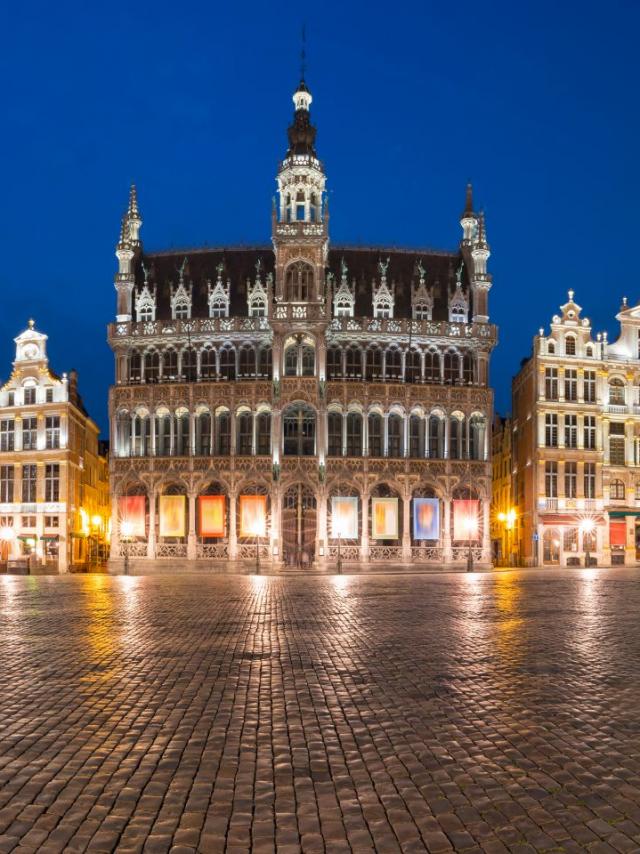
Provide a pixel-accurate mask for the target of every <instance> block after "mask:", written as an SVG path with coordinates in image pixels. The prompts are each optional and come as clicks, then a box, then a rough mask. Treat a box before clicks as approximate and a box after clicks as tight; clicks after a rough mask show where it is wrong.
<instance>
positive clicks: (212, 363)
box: [200, 347, 217, 380]
mask: <svg viewBox="0 0 640 854" xmlns="http://www.w3.org/2000/svg"><path fill="white" fill-rule="evenodd" d="M216 373H217V369H216V352H215V350H213V349H212V348H211V347H205V348H204V349H203V350H202V351H201V352H200V376H201V377H202V379H203V380H212V379H214V377H215V375H216Z"/></svg>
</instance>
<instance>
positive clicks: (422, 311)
mask: <svg viewBox="0 0 640 854" xmlns="http://www.w3.org/2000/svg"><path fill="white" fill-rule="evenodd" d="M413 316H414V319H415V320H431V306H428V305H427V304H426V303H418V304H417V305H414V307H413Z"/></svg>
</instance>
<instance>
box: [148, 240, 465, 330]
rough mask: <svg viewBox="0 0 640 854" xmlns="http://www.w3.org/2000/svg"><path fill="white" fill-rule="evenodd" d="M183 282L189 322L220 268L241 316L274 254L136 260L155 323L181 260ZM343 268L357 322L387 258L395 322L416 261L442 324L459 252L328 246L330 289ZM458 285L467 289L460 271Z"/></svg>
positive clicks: (196, 253)
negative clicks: (153, 297)
mask: <svg viewBox="0 0 640 854" xmlns="http://www.w3.org/2000/svg"><path fill="white" fill-rule="evenodd" d="M185 258H186V259H187V264H186V266H185V271H184V280H185V283H186V284H187V286H188V285H189V284H192V285H193V291H192V295H193V307H192V316H193V317H207V316H208V314H209V309H208V302H207V296H208V289H207V281H208V280H210V281H211V282H212V283H215V281H216V279H217V275H218V274H217V267H218V265H219V264H221V263H222V264H223V265H224V273H223V280H224V281H225V282H226V281H227V279H230V281H231V291H230V295H231V305H230V312H229V313H230V314H231V315H235V316H243V315H245V316H246V314H247V279H251V281H252V282H253V281H254V280H255V276H256V264H257V262H258V260H259V259H260V260H261V262H262V278H263V281H265V278H266V276H267V274H268V273H273V272H274V254H273V248H272V247H271V246H270V245H264V246H247V247H231V248H215V249H208V248H207V249H186V250H171V251H170V252H149V253H145V254H144V255H143V256H141V257H140V258H139V259H138V262H137V269H136V283H137V287H138V288H140V287H141V286H142V283H143V280H144V277H143V271H142V264H143V263H144V266H145V268H146V270H147V272H148V276H149V284H150V285H154V284H155V285H156V287H157V317H158V319H160V320H163V319H169V318H170V317H171V301H170V300H171V285H172V284H173V287H174V289H175V288H176V287H177V285H178V280H179V271H180V268H181V266H182V264H183V262H184V260H185ZM343 258H344V261H345V263H346V265H347V268H348V274H347V275H348V280H349V283H350V284H351V283H352V281H353V280H354V279H355V282H356V308H355V314H356V316H357V317H371V316H372V314H373V308H372V282H373V280H374V279H375V280H376V281H377V282H379V280H380V271H379V269H378V264H379V262H380V261H384V262H386V260H387V258H388V259H389V267H388V271H387V280H388V282H389V283H390V284H391V283H394V295H395V311H394V316H395V317H410V316H411V285H412V283H413V284H414V285H416V284H417V281H418V277H417V272H416V268H417V264H418V262H421V263H422V265H423V267H424V268H425V270H426V282H427V286H428V287H432V288H433V290H434V310H433V319H434V320H446V319H448V316H449V315H448V295H447V291H448V290H449V291H452V290H453V289H454V287H455V271H456V269H457V267H458V266H459V264H460V259H461V256H460V253H459V252H457V251H456V252H445V251H442V252H440V251H436V250H433V249H424V250H420V249H398V248H387V247H382V246H380V247H354V246H333V247H332V248H331V249H330V250H329V261H328V269H329V270H330V271H331V272H332V273H333V275H334V277H335V278H334V281H335V283H336V286H337V285H338V283H339V282H340V277H341V262H342V259H343ZM463 285H464V288H465V291H466V289H467V278H466V270H465V274H464V275H463Z"/></svg>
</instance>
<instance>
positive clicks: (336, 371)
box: [327, 347, 342, 380]
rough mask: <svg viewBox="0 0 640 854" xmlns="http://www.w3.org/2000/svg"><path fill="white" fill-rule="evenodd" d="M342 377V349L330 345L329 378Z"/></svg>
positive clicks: (328, 356)
mask: <svg viewBox="0 0 640 854" xmlns="http://www.w3.org/2000/svg"><path fill="white" fill-rule="evenodd" d="M341 377H342V350H341V349H340V348H339V347H329V349H328V350H327V379H329V380H337V379H340V378H341Z"/></svg>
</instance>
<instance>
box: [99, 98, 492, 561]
mask: <svg viewBox="0 0 640 854" xmlns="http://www.w3.org/2000/svg"><path fill="white" fill-rule="evenodd" d="M293 101H294V106H295V113H294V119H293V123H292V124H291V126H290V127H289V130H288V139H289V145H288V150H287V152H286V154H285V157H284V159H283V160H282V161H281V162H280V164H279V167H278V171H277V176H276V181H277V199H276V200H275V201H274V206H273V210H272V215H271V223H272V225H271V238H272V242H271V245H264V246H256V247H253V248H246V247H242V248H237V247H230V248H220V249H210V248H207V249H190V250H186V251H181V252H175V251H171V252H146V251H145V250H144V249H143V246H142V242H141V239H140V229H141V225H142V217H141V213H140V210H139V207H138V200H137V195H136V190H135V187H132V189H131V193H130V197H129V205H128V209H127V212H126V214H125V216H124V218H123V220H122V228H121V232H120V239H119V241H118V245H117V249H116V255H117V258H118V264H119V267H118V273H117V275H116V279H115V288H116V292H117V309H116V318H115V322H114V323H112V324H110V326H109V342H110V345H111V347H112V349H113V352H114V355H115V384H114V386H113V387H112V389H111V392H110V418H111V436H112V447H113V453H112V456H111V462H110V465H111V489H112V502H113V504H112V511H113V518H114V526H113V538H112V552H111V553H112V565H113V568H114V570H115V571H117V569H118V568H119V567H120V566H121V565H122V564H121V558H122V556H123V554H124V553H125V551H126V553H127V557H128V558H129V559H130V560H131V561H132V562H133V565H134V567H135V565H136V563H139V564H140V565H141V566H142V564H143V562H144V567H145V569H150V568H152V567H153V566H154V565H156V566H157V565H161V564H162V563H163V562H164V563H165V564H170V565H171V566H175V567H180V566H181V565H183V562H184V565H186V561H189V565H190V566H194V562H197V563H198V564H199V565H201V566H202V567H206V568H215V567H219V568H223V567H226V566H229V565H231V566H238V567H240V566H242V564H243V563H244V564H246V565H247V566H248V565H250V563H253V561H254V560H255V559H256V556H258V557H259V559H260V560H261V561H262V562H264V563H267V564H268V565H269V566H270V567H272V568H274V569H277V568H282V569H284V568H287V567H291V566H296V567H299V566H311V565H313V566H315V567H317V568H322V567H329V566H335V562H336V559H337V558H338V556H339V557H340V560H341V561H343V562H344V563H345V564H348V565H349V567H352V568H356V567H365V566H367V565H372V564H381V563H385V564H387V565H389V564H393V565H397V566H407V565H414V566H415V565H442V564H454V563H460V564H461V563H463V562H465V561H466V559H467V556H468V553H469V551H470V550H471V551H472V553H473V555H474V556H475V560H477V561H478V562H480V563H484V564H489V563H490V534H489V506H490V481H491V468H490V462H489V457H490V438H489V430H488V426H489V425H490V423H491V417H492V392H491V390H490V388H489V386H488V378H489V359H490V355H491V351H492V349H493V347H494V346H495V343H496V327H495V326H493V325H492V324H491V323H490V322H489V308H488V294H489V290H490V288H491V276H490V275H489V274H488V273H487V260H488V258H489V254H490V253H489V246H488V243H487V237H486V230H485V223H484V217H483V215H482V214H478V213H476V212H475V211H474V206H473V199H472V191H471V186H469V187H468V188H467V194H466V205H465V209H464V212H463V214H462V217H461V220H460V225H461V227H462V238H461V240H460V243H459V246H458V248H457V249H456V250H455V251H434V250H415V251H414V250H405V249H395V248H394V249H388V248H385V247H375V248H362V247H347V246H334V245H332V244H330V240H329V211H328V205H327V199H326V195H325V185H326V175H325V171H324V167H323V164H322V162H321V161H320V160H319V158H318V155H317V153H316V147H315V140H316V129H315V127H314V126H313V125H312V124H311V120H310V112H309V108H310V105H311V101H312V98H311V94H310V92H309V90H308V89H307V86H306V85H305V83H304V81H302V82H301V83H300V85H299V87H298V89H297V91H296V92H295V94H294V96H293Z"/></svg>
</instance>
